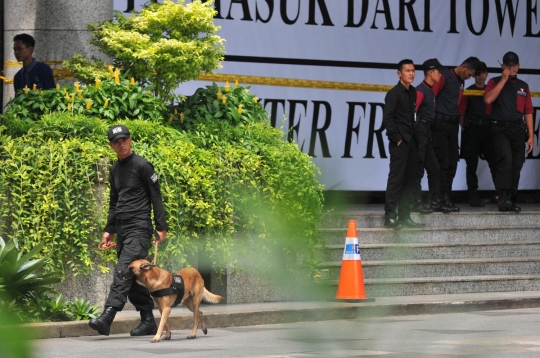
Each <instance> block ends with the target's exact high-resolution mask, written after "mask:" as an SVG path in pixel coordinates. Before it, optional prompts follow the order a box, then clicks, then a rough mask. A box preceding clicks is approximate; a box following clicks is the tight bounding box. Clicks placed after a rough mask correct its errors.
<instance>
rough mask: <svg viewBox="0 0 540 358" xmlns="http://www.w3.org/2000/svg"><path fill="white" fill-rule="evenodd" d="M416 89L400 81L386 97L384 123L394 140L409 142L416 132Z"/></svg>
mask: <svg viewBox="0 0 540 358" xmlns="http://www.w3.org/2000/svg"><path fill="white" fill-rule="evenodd" d="M415 109H416V89H415V88H414V86H412V85H410V86H409V89H407V88H406V87H405V86H404V85H403V84H402V83H401V82H398V84H397V85H395V86H394V87H393V88H392V89H391V90H390V91H388V93H386V97H384V111H383V123H384V127H385V128H386V135H387V136H388V139H390V140H391V141H392V142H396V143H397V142H399V141H400V140H404V141H405V142H406V143H408V142H409V141H410V140H411V138H412V136H413V133H414V120H415V112H414V111H415Z"/></svg>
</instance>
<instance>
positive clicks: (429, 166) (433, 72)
mask: <svg viewBox="0 0 540 358" xmlns="http://www.w3.org/2000/svg"><path fill="white" fill-rule="evenodd" d="M422 69H423V70H424V80H423V81H422V83H420V84H419V85H418V86H416V122H415V135H416V137H417V140H418V165H417V172H416V177H415V181H414V192H413V205H412V207H411V211H412V212H418V213H420V214H430V213H432V212H433V211H439V212H443V213H448V212H451V211H454V209H453V208H449V207H447V206H445V205H444V203H443V202H442V200H441V194H440V187H439V180H440V179H439V163H438V161H437V157H436V156H435V152H434V151H433V142H432V139H431V128H432V125H433V118H434V117H435V94H434V93H433V90H432V87H433V85H434V84H435V83H437V82H439V80H440V78H441V72H440V71H441V70H443V69H444V68H443V66H442V65H441V63H440V62H439V60H437V59H436V58H431V59H429V60H427V61H425V62H424V64H423V65H422ZM424 168H425V170H426V171H427V175H428V186H429V194H430V198H431V200H430V202H431V203H430V205H424V203H423V200H422V184H421V182H422V177H423V176H424Z"/></svg>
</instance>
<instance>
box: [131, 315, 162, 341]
mask: <svg viewBox="0 0 540 358" xmlns="http://www.w3.org/2000/svg"><path fill="white" fill-rule="evenodd" d="M156 333H157V326H156V321H155V320H154V314H153V313H152V311H145V310H141V323H139V325H138V326H137V327H135V328H133V329H132V330H131V332H129V334H130V335H132V336H150V335H151V336H153V335H155V334H156Z"/></svg>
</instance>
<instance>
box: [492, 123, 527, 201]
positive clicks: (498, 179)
mask: <svg viewBox="0 0 540 358" xmlns="http://www.w3.org/2000/svg"><path fill="white" fill-rule="evenodd" d="M499 123H500V122H499ZM512 124H513V123H512ZM491 135H492V137H493V143H494V145H495V155H496V158H497V159H496V160H497V173H496V174H495V187H496V188H497V189H498V190H508V191H510V192H511V193H514V194H515V193H517V190H518V185H519V177H520V174H521V168H522V167H523V163H524V162H525V125H524V124H523V123H521V125H504V124H495V123H492V125H491Z"/></svg>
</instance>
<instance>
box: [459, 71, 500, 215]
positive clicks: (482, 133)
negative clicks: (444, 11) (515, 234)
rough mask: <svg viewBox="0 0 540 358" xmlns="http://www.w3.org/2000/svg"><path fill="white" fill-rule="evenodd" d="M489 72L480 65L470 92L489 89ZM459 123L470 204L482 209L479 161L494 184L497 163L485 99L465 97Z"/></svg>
mask: <svg viewBox="0 0 540 358" xmlns="http://www.w3.org/2000/svg"><path fill="white" fill-rule="evenodd" d="M487 75H488V69H487V66H486V64H485V63H484V62H481V66H480V68H479V73H478V74H477V75H476V76H475V77H474V85H472V86H469V87H467V89H468V90H476V91H483V90H484V88H486V78H487ZM459 114H460V117H459V121H460V124H461V128H462V129H461V157H462V158H463V159H465V162H466V163H467V169H466V178H467V189H468V191H469V204H470V205H471V206H476V207H483V206H484V203H482V200H481V199H480V196H479V195H478V177H477V176H476V170H477V169H478V157H479V156H482V157H483V158H484V159H485V160H486V161H487V163H488V165H489V170H490V171H491V177H492V178H493V180H494V181H495V172H496V170H497V169H496V162H495V161H496V159H495V148H494V146H493V138H492V137H491V130H490V128H489V125H490V121H489V115H488V114H487V111H486V104H485V103H484V98H483V97H482V96H464V97H463V98H462V99H461V102H460V103H459Z"/></svg>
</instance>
